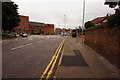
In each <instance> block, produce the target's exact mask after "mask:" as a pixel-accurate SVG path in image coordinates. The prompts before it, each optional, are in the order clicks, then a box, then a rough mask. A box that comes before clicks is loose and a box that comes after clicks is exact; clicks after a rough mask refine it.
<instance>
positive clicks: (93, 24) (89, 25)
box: [85, 21, 95, 29]
mask: <svg viewBox="0 0 120 80" xmlns="http://www.w3.org/2000/svg"><path fill="white" fill-rule="evenodd" d="M94 26H95V23H93V22H91V21H87V22H86V23H85V28H86V29H88V28H90V27H94Z"/></svg>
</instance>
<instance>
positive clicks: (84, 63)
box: [54, 37, 118, 80]
mask: <svg viewBox="0 0 120 80" xmlns="http://www.w3.org/2000/svg"><path fill="white" fill-rule="evenodd" d="M54 77H55V79H56V80H59V79H60V80H74V79H75V80H76V79H77V80H81V79H82V78H83V79H85V78H88V79H90V78H92V79H90V80H94V78H95V79H96V78H102V80H104V79H103V78H105V79H108V80H114V78H118V69H117V68H116V67H115V66H114V65H112V64H111V63H109V62H108V61H107V60H106V59H104V58H103V57H102V56H100V55H99V54H97V53H96V52H95V51H94V50H92V49H91V48H90V47H88V46H86V45H85V44H83V43H82V39H81V38H71V37H68V38H66V41H65V44H64V47H63V51H62V56H61V60H60V62H59V65H58V67H57V70H56V73H55V76H54Z"/></svg>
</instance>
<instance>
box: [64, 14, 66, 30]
mask: <svg viewBox="0 0 120 80" xmlns="http://www.w3.org/2000/svg"><path fill="white" fill-rule="evenodd" d="M65 27H66V15H64V28H65Z"/></svg>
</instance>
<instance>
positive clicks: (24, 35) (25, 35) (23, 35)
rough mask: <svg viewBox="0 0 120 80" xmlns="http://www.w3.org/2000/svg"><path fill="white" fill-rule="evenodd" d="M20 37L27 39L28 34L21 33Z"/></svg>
mask: <svg viewBox="0 0 120 80" xmlns="http://www.w3.org/2000/svg"><path fill="white" fill-rule="evenodd" d="M20 36H21V37H27V36H28V35H27V33H20Z"/></svg>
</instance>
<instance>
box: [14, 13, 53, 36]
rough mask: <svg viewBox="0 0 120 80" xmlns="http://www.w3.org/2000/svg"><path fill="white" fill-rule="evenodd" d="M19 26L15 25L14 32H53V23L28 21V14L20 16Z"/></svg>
mask: <svg viewBox="0 0 120 80" xmlns="http://www.w3.org/2000/svg"><path fill="white" fill-rule="evenodd" d="M20 19H21V22H20V23H19V24H20V26H18V27H15V28H14V30H15V32H16V33H21V32H26V33H28V34H29V33H33V34H41V33H43V34H54V24H45V23H41V22H32V21H29V17H28V16H21V15H20Z"/></svg>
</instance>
